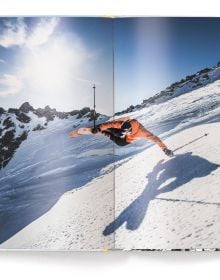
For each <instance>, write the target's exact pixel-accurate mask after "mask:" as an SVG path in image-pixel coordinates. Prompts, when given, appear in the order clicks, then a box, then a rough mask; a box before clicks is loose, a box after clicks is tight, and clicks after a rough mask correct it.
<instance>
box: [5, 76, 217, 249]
mask: <svg viewBox="0 0 220 280" xmlns="http://www.w3.org/2000/svg"><path fill="white" fill-rule="evenodd" d="M126 115H129V116H130V117H131V118H136V119H138V120H139V121H140V122H141V123H142V124H143V125H144V126H145V127H146V128H147V129H149V130H150V131H152V132H153V133H155V134H156V135H158V136H159V137H160V138H161V139H163V140H164V141H165V143H166V144H167V145H168V147H169V148H170V149H175V148H177V147H179V146H182V145H184V144H185V143H187V142H190V141H192V140H193V139H195V138H197V137H199V136H201V135H204V133H208V136H207V137H204V138H202V139H201V140H199V141H196V142H193V143H192V144H190V145H188V146H186V147H184V148H183V149H182V150H179V151H178V152H177V153H176V157H174V158H171V159H170V158H167V157H166V156H165V155H164V153H163V152H162V151H161V150H160V149H159V148H158V147H157V146H156V145H152V143H151V142H150V141H145V140H140V141H137V142H134V143H132V144H130V145H127V146H124V147H118V146H116V145H114V144H112V142H111V141H110V140H109V139H108V138H107V137H103V136H99V135H91V136H89V137H88V136H82V137H79V138H76V139H74V140H73V139H70V138H68V137H67V135H68V132H69V131H70V130H71V129H72V127H73V125H74V126H87V125H89V123H90V122H89V120H88V118H79V119H77V117H78V116H79V115H75V116H71V117H68V118H67V119H59V118H57V117H56V118H55V119H54V121H50V122H48V125H47V129H43V130H40V131H30V132H29V134H28V138H27V140H26V141H23V142H22V144H21V145H20V147H19V149H17V151H16V153H15V154H14V156H13V158H12V159H11V161H10V162H9V164H7V166H5V168H3V169H2V170H0V186H1V191H0V213H1V215H0V225H1V231H0V244H1V245H0V248H2V249H3V248H4V249H6V248H8V249H9V248H11V249H18V248H19V249H38V250H39V249H41V250H42V249H48V250H49V249H51V250H52V249H53V250H55V249H71V250H86V249H87V250H89V249H91V250H92V249H100V247H101V248H110V247H111V246H113V245H114V240H116V246H117V247H118V248H122V247H125V245H126V248H128V249H130V248H142V249H143V248H170V247H171V246H172V247H173V246H178V247H180V246H181V248H189V247H190V248H192V246H194V247H195V246H197V248H201V247H202V246H206V247H207V248H208V247H214V246H219V242H218V241H219V237H218V235H219V232H220V220H219V219H218V217H219V215H220V213H219V209H220V208H219V204H220V199H219V180H220V178H219V174H220V173H219V168H218V169H217V166H216V165H217V164H218V165H219V164H220V158H219V149H220V147H219V139H218V135H219V131H220V128H219V122H220V80H217V81H214V82H212V83H209V84H207V85H205V86H203V87H201V88H198V89H195V90H192V91H190V92H188V93H187V94H182V95H179V96H177V97H176V98H170V99H169V100H167V102H162V103H158V104H157V103H155V104H152V106H147V107H144V108H142V109H141V110H136V111H134V112H131V113H127V114H126ZM106 119H107V118H106ZM103 120H105V119H103ZM103 120H102V121H103ZM100 121H101V120H100ZM191 153H192V154H191ZM161 161H162V162H161ZM163 167H164V168H163ZM155 178H157V180H156V179H155ZM151 179H152V180H151ZM149 180H151V183H152V182H153V183H152V188H151V184H150V183H149ZM151 189H152V192H151ZM148 190H149V192H148ZM157 191H161V193H160V194H159V193H157ZM114 199H115V200H114ZM114 219H115V227H114V226H113V221H114ZM175 225H176V226H175ZM163 233H165V234H163ZM125 243H126V244H125Z"/></svg>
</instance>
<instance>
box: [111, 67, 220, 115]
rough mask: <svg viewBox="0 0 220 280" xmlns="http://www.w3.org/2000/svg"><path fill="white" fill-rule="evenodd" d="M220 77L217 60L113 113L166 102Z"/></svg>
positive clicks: (118, 113)
mask: <svg viewBox="0 0 220 280" xmlns="http://www.w3.org/2000/svg"><path fill="white" fill-rule="evenodd" d="M219 79H220V62H218V63H217V64H216V65H215V66H214V67H211V68H208V67H207V68H204V69H202V70H200V71H198V72H196V73H195V74H192V75H188V76H186V77H185V78H183V79H181V80H180V81H177V82H175V83H172V84H171V85H170V86H168V87H167V88H166V89H165V90H162V91H160V92H159V93H157V94H155V95H154V96H152V97H149V98H147V99H144V100H143V101H142V103H141V104H138V105H135V106H134V105H131V106H130V107H128V108H127V109H125V110H123V111H121V112H117V113H115V115H116V116H118V115H122V114H126V113H130V112H134V111H136V110H140V109H142V108H145V107H148V106H150V105H152V104H159V103H163V102H166V101H167V100H169V99H171V98H174V97H177V96H179V95H182V94H185V93H188V92H190V91H192V90H195V89H198V88H201V87H204V86H205V85H208V84H210V83H212V82H214V81H216V80H219Z"/></svg>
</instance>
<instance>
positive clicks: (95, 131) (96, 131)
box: [92, 126, 100, 134]
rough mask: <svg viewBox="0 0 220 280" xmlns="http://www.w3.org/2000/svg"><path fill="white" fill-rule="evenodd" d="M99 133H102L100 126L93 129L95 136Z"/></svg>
mask: <svg viewBox="0 0 220 280" xmlns="http://www.w3.org/2000/svg"><path fill="white" fill-rule="evenodd" d="M98 132H100V128H99V127H98V126H96V127H93V128H92V133H93V134H96V133H98Z"/></svg>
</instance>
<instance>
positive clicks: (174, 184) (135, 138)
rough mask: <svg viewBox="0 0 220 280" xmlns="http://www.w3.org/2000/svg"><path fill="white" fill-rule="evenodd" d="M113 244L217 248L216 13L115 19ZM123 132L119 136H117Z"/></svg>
mask: <svg viewBox="0 0 220 280" xmlns="http://www.w3.org/2000/svg"><path fill="white" fill-rule="evenodd" d="M114 26H115V33H114V46H115V112H116V116H117V117H129V118H130V122H127V123H122V124H121V125H123V126H124V127H122V129H121V130H122V133H121V135H120V138H121V139H123V141H124V142H125V143H124V146H119V145H117V144H116V148H115V160H116V161H115V168H116V169H115V219H114V220H112V221H111V223H109V225H108V226H107V227H106V229H105V235H106V236H112V235H113V234H115V246H116V248H117V249H128V250H130V249H146V250H178V249H182V250H203V249H208V250H216V249H219V248H220V235H219V231H220V220H219V216H220V208H219V205H220V192H219V187H220V185H219V182H220V168H219V166H220V153H219V150H220V144H219V135H220V123H219V121H220V118H219V116H220V106H219V105H220V62H219V59H220V56H219V45H220V37H219V36H218V35H217V34H219V31H220V19H219V18H120V19H115V21H114ZM121 142H122V140H121Z"/></svg>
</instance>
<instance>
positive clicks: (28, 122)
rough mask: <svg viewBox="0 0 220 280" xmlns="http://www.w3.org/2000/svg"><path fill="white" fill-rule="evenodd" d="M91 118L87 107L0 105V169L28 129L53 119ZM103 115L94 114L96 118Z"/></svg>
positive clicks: (25, 137)
mask: <svg viewBox="0 0 220 280" xmlns="http://www.w3.org/2000/svg"><path fill="white" fill-rule="evenodd" d="M71 117H74V118H75V119H77V120H81V119H84V120H87V121H88V122H91V121H92V120H93V110H91V109H90V108H88V107H85V108H82V109H81V110H73V111H71V112H58V111H57V110H56V109H51V108H50V107H49V106H46V107H45V108H43V109H42V108H38V109H34V108H33V107H32V106H31V105H30V104H29V103H28V102H25V103H23V104H22V105H21V106H20V108H18V109H15V108H9V109H8V110H7V111H6V110H4V109H3V108H1V107H0V169H1V168H3V167H5V166H6V165H7V164H8V163H9V161H10V160H11V158H12V157H13V155H14V153H15V152H16V150H17V149H18V148H19V146H20V145H21V143H22V142H23V141H24V140H26V139H27V137H28V134H29V132H30V131H40V130H43V129H46V128H47V127H48V123H49V122H53V121H54V120H55V119H61V120H63V119H68V118H71ZM103 117H104V115H100V114H99V113H97V114H96V119H102V118H103Z"/></svg>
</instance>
